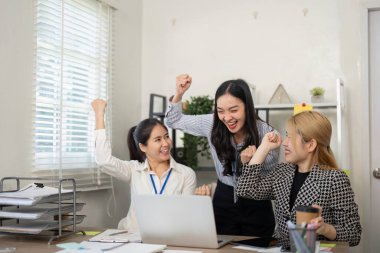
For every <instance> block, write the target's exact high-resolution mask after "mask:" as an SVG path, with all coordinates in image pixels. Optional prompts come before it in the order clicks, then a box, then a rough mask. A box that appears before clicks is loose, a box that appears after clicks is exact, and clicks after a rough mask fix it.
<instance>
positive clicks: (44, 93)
mask: <svg viewBox="0 0 380 253" xmlns="http://www.w3.org/2000/svg"><path fill="white" fill-rule="evenodd" d="M112 17H113V9H112V8H111V7H110V6H108V5H107V4H104V3H102V2H100V1H96V0H36V23H35V28H36V56H35V57H36V58H35V59H36V65H35V68H36V69H35V71H36V72H35V96H36V98H35V117H34V158H35V160H34V171H37V172H38V174H39V175H41V174H43V175H49V176H54V175H58V176H59V177H60V178H62V177H74V178H75V179H76V181H77V185H78V186H79V187H80V188H82V189H83V188H94V187H96V188H104V187H108V186H109V184H110V178H109V176H106V175H104V174H102V173H100V172H99V171H98V169H97V166H96V164H95V159H94V129H95V124H94V120H95V119H94V114H93V113H92V109H91V105H90V103H91V101H92V100H93V99H94V98H103V99H109V98H110V95H111V83H112V57H111V56H112ZM107 115H108V117H107V120H106V121H107V122H106V124H107V129H108V131H109V130H110V129H111V119H110V117H109V116H110V115H111V106H110V105H109V106H108V108H107ZM108 134H110V132H109V133H108Z"/></svg>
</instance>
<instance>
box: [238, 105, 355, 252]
mask: <svg viewBox="0 0 380 253" xmlns="http://www.w3.org/2000/svg"><path fill="white" fill-rule="evenodd" d="M331 132H332V131H331V124H330V122H329V120H328V119H327V118H326V117H325V116H323V115H322V114H320V113H318V112H315V111H306V112H302V113H299V114H296V115H294V116H292V117H291V118H290V119H289V121H288V125H287V135H286V138H285V140H284V141H283V146H284V148H285V161H286V163H280V164H278V165H276V167H275V169H274V170H273V171H272V172H271V173H270V174H269V175H266V176H263V175H261V174H260V170H261V168H262V162H263V161H264V159H265V157H266V156H267V154H268V152H269V151H270V150H273V149H276V148H278V147H280V145H281V137H280V136H279V135H278V134H276V133H274V132H271V133H268V134H266V135H265V137H264V138H263V140H262V142H261V145H260V146H259V147H258V148H257V150H256V147H255V146H250V147H248V148H246V149H245V150H244V151H243V152H242V153H241V160H242V163H243V164H244V165H243V173H242V176H241V177H240V178H239V180H238V185H237V194H238V196H240V197H248V198H253V199H256V200H264V199H272V200H275V218H276V223H277V227H276V231H275V234H274V236H275V237H276V238H278V240H279V242H280V244H281V245H282V246H283V248H288V247H289V233H288V229H287V225H286V221H287V220H291V221H293V222H295V218H296V217H295V214H296V212H295V208H296V207H297V206H299V205H304V206H312V205H314V206H315V207H318V208H320V209H321V215H320V216H319V217H318V218H315V219H313V220H312V221H311V222H312V223H315V224H316V226H317V234H318V235H319V238H318V239H320V240H326V239H327V240H334V241H345V242H348V243H349V245H350V246H356V245H358V244H359V242H360V237H361V231H362V228H361V225H360V219H359V214H358V206H357V204H356V203H355V201H354V193H353V191H352V188H351V185H350V181H349V179H348V177H347V175H346V174H345V173H344V172H343V171H341V170H339V169H338V165H337V163H336V161H335V158H334V155H333V152H332V150H331V148H330V139H331Z"/></svg>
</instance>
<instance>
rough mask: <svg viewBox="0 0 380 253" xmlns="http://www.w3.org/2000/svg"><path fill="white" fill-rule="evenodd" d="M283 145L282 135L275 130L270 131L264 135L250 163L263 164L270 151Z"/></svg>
mask: <svg viewBox="0 0 380 253" xmlns="http://www.w3.org/2000/svg"><path fill="white" fill-rule="evenodd" d="M280 145H281V136H280V135H279V134H278V133H275V132H269V133H267V134H265V135H264V137H263V139H262V140H261V144H260V146H259V147H258V148H257V150H256V151H255V152H254V153H253V157H252V159H251V160H250V161H249V165H252V164H262V163H263V162H264V161H265V158H266V157H267V155H268V154H269V152H270V151H271V150H273V149H276V148H278V147H279V146H280Z"/></svg>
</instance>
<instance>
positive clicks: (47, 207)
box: [0, 203, 84, 220]
mask: <svg viewBox="0 0 380 253" xmlns="http://www.w3.org/2000/svg"><path fill="white" fill-rule="evenodd" d="M83 205H84V203H77V204H76V211H80V210H82V207H83ZM73 211H74V205H73V204H62V205H61V213H62V214H65V213H72V212H73ZM58 214H59V207H58V204H41V205H40V206H38V207H29V206H23V207H17V206H9V207H3V210H0V217H3V218H11V219H34V220H35V219H39V218H41V217H45V216H53V215H58Z"/></svg>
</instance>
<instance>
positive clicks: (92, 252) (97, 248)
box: [56, 241, 122, 253]
mask: <svg viewBox="0 0 380 253" xmlns="http://www.w3.org/2000/svg"><path fill="white" fill-rule="evenodd" d="M120 245H122V243H101V242H88V241H83V242H81V243H79V244H78V245H77V247H76V248H71V247H68V248H64V250H61V251H58V252H56V253H103V252H104V250H108V249H112V248H116V247H119V246H120ZM57 246H58V245H57ZM62 246H63V247H64V244H63V245H62ZM62 246H61V247H62Z"/></svg>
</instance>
